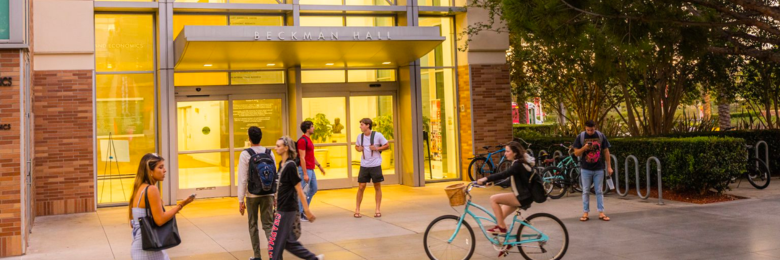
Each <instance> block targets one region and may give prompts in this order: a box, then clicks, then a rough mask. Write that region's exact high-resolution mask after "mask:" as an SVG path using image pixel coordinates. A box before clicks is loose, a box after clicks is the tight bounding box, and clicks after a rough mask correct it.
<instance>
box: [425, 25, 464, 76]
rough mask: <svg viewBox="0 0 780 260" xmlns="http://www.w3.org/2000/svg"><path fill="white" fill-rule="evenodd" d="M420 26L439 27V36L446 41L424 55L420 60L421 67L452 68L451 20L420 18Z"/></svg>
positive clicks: (453, 35) (453, 51)
mask: <svg viewBox="0 0 780 260" xmlns="http://www.w3.org/2000/svg"><path fill="white" fill-rule="evenodd" d="M420 26H435V27H439V31H440V32H441V36H443V37H445V38H446V39H445V40H444V42H442V43H441V45H439V46H438V47H436V48H435V49H433V50H432V51H431V52H429V53H428V54H426V55H425V56H423V57H422V59H420V66H421V67H449V66H454V60H453V59H454V58H453V57H454V53H455V49H454V46H453V44H452V43H453V42H452V39H454V38H455V34H454V31H453V28H452V18H450V17H420Z"/></svg>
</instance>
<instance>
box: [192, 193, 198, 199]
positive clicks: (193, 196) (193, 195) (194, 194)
mask: <svg viewBox="0 0 780 260" xmlns="http://www.w3.org/2000/svg"><path fill="white" fill-rule="evenodd" d="M197 195H198V194H196V193H193V194H190V197H192V198H193V199H194V198H195V196H197Z"/></svg>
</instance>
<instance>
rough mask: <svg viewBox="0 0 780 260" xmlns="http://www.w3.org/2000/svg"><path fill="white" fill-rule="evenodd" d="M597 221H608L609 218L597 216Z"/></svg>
mask: <svg viewBox="0 0 780 260" xmlns="http://www.w3.org/2000/svg"><path fill="white" fill-rule="evenodd" d="M599 219H600V220H603V221H609V217H607V215H604V216H599Z"/></svg>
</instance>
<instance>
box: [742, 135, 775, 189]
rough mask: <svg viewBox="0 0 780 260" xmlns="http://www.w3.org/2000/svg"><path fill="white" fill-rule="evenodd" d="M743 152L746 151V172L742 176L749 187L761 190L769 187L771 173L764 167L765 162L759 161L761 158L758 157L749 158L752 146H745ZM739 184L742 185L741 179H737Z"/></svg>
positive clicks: (766, 166)
mask: <svg viewBox="0 0 780 260" xmlns="http://www.w3.org/2000/svg"><path fill="white" fill-rule="evenodd" d="M745 150H746V151H747V157H746V158H747V159H746V163H747V164H746V167H747V171H745V173H744V174H743V175H742V176H743V177H745V179H747V180H748V182H750V185H753V187H756V189H759V190H763V189H765V188H766V187H769V180H770V177H771V173H770V172H769V166H768V165H766V162H764V160H761V158H758V155H754V156H753V157H751V156H750V154H751V152H752V150H753V146H752V145H745ZM735 181H736V180H732V182H735ZM739 182H740V183H739V184H742V179H739ZM739 184H737V187H739Z"/></svg>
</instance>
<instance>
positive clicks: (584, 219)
mask: <svg viewBox="0 0 780 260" xmlns="http://www.w3.org/2000/svg"><path fill="white" fill-rule="evenodd" d="M588 220H590V218H589V217H581V218H580V221H582V222H585V221H588Z"/></svg>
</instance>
